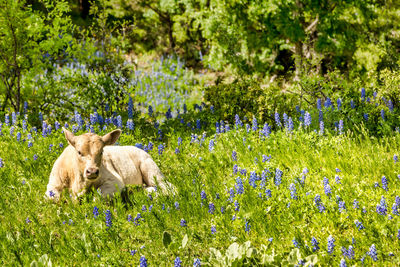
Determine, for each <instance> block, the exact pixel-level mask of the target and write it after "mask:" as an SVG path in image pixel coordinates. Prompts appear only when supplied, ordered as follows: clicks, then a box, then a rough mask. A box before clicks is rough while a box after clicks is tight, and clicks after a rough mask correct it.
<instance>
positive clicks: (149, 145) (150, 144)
mask: <svg viewBox="0 0 400 267" xmlns="http://www.w3.org/2000/svg"><path fill="white" fill-rule="evenodd" d="M147 149H148V150H153V143H152V142H149V144H148V145H147Z"/></svg>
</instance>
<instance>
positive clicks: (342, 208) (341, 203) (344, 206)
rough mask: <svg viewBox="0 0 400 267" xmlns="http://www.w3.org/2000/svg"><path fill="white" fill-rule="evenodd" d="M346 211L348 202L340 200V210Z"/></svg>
mask: <svg viewBox="0 0 400 267" xmlns="http://www.w3.org/2000/svg"><path fill="white" fill-rule="evenodd" d="M344 211H346V203H345V202H344V201H342V200H341V201H339V212H344Z"/></svg>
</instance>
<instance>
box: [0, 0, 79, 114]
mask: <svg viewBox="0 0 400 267" xmlns="http://www.w3.org/2000/svg"><path fill="white" fill-rule="evenodd" d="M41 4H42V5H43V7H44V10H45V11H43V12H42V11H32V10H31V9H30V6H28V5H27V4H26V2H25V1H7V0H2V1H1V2H0V10H1V11H0V32H1V33H2V38H0V59H1V62H2V64H0V77H1V84H0V100H1V101H2V103H1V108H2V110H3V111H4V109H5V108H6V107H7V105H9V104H10V105H11V106H12V107H13V109H14V110H16V111H19V110H21V108H22V105H23V102H24V101H23V100H27V99H29V98H30V96H31V95H32V94H33V93H34V92H33V91H34V89H33V88H31V87H25V86H24V85H23V79H24V77H25V76H31V77H33V76H35V75H37V74H38V73H40V72H41V71H42V70H43V69H44V68H46V67H49V64H50V63H51V62H52V59H54V58H58V57H60V56H64V55H66V54H69V53H71V51H72V47H73V38H72V31H73V29H74V27H73V25H72V24H71V20H70V19H69V17H68V16H67V13H68V11H69V7H68V4H67V3H66V2H65V1H57V2H54V1H47V0H43V1H41Z"/></svg>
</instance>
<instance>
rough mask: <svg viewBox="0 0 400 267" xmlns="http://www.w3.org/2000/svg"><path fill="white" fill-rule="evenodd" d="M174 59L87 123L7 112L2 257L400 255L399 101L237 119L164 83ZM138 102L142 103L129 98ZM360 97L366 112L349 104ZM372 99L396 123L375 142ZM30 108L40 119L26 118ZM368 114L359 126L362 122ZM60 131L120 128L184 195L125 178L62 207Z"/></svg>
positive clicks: (68, 260)
mask: <svg viewBox="0 0 400 267" xmlns="http://www.w3.org/2000/svg"><path fill="white" fill-rule="evenodd" d="M172 60H173V59H172V58H171V59H168V60H166V61H164V63H163V62H158V61H157V62H154V64H156V65H157V66H160V69H159V71H156V70H153V71H150V72H149V73H146V74H144V76H143V74H141V75H142V76H139V77H138V78H136V82H137V80H138V79H140V77H146V78H145V79H144V80H140V81H141V83H142V85H139V86H137V87H135V88H137V90H138V91H133V92H132V93H130V94H127V95H126V96H124V97H125V98H126V105H125V106H124V107H123V108H122V111H121V112H120V113H115V112H114V113H112V114H111V115H110V116H108V117H103V116H102V115H100V114H107V112H106V111H105V110H104V111H103V110H94V111H93V112H92V113H91V114H90V116H88V117H84V116H82V115H81V114H79V113H78V112H72V113H71V114H70V117H69V119H67V120H65V121H54V122H51V120H48V118H46V115H44V114H36V113H34V112H31V111H30V110H29V106H27V107H26V108H25V110H24V111H23V112H21V113H15V112H12V113H10V114H6V115H5V117H4V118H3V119H2V120H1V135H0V147H1V151H0V167H1V168H0V176H1V181H2V183H3V184H2V186H1V189H0V190H1V201H0V203H1V209H0V218H1V230H0V235H1V238H0V243H1V248H2V249H1V251H2V256H1V262H2V265H7V264H11V265H14V264H21V265H29V264H42V265H49V264H50V263H52V264H56V265H102V264H104V265H140V266H172V265H174V266H192V265H193V266H202V265H203V266H207V265H209V266H231V265H234V266H241V265H249V266H250V265H306V266H311V265H336V266H338V265H340V266H347V265H348V266H349V265H354V264H355V265H362V264H365V265H374V264H377V265H381V264H387V265H395V264H396V263H397V262H398V261H399V257H400V249H399V242H400V224H399V212H400V194H399V187H400V166H399V164H400V163H399V162H398V153H399V145H400V134H399V132H398V128H396V127H394V128H393V129H392V128H390V126H388V125H386V124H388V120H389V119H391V118H392V117H393V118H394V119H395V117H398V110H397V109H391V108H390V107H387V106H386V105H385V104H384V101H382V100H379V101H380V102H378V99H377V98H376V100H375V102H374V100H368V101H367V100H366V96H365V94H366V93H367V94H371V96H372V98H371V99H373V92H365V89H360V92H359V99H340V100H339V99H338V100H337V101H333V100H330V99H329V100H328V103H327V101H325V102H323V101H321V100H318V101H317V103H315V106H314V107H311V108H310V109H309V110H299V111H298V112H297V114H295V116H293V117H289V116H288V115H287V114H286V113H282V114H279V113H277V112H276V113H274V114H273V121H272V122H271V123H262V122H261V121H258V120H257V119H256V118H255V117H254V118H245V117H240V116H238V115H236V117H235V120H234V121H223V120H220V118H219V117H218V115H217V110H215V109H214V108H213V107H212V106H207V105H205V104H204V103H201V99H197V101H198V103H195V104H193V103H194V102H195V101H196V98H195V97H193V95H196V94H193V92H186V89H185V90H184V89H182V87H180V86H182V85H185V80H186V81H187V79H188V78H187V76H186V75H180V76H176V78H172V79H170V81H171V85H170V86H165V84H164V83H163V82H161V83H160V82H158V84H157V81H160V79H166V78H162V77H169V76H165V74H164V71H168V72H170V71H171V70H170V65H171V64H172V63H170V61H171V62H172ZM176 67H177V68H178V69H182V66H181V67H180V66H179V64H177V65H176ZM199 79H201V77H200V78H199ZM132 82H134V81H132ZM138 83H139V84H140V82H138ZM196 83H200V82H199V81H197V82H196ZM185 86H186V85H185ZM174 87H175V88H176V91H169V90H173V89H171V88H174ZM144 88H147V89H144ZM143 90H149V91H151V92H152V93H143ZM182 92H183V94H181V93H182ZM168 94H173V95H174V96H173V98H172V99H171V98H170V97H169V96H168ZM190 95H192V97H189V96H190ZM136 97H137V98H138V99H141V100H140V102H139V101H135V102H133V100H132V99H135V98H136ZM174 99H179V100H176V101H175V100H174ZM190 101H191V102H190ZM355 102H357V103H358V106H354V107H352V105H354V103H355ZM134 103H135V104H134ZM167 103H168V104H167ZM333 103H336V105H334V104H333ZM376 104H377V105H376ZM159 105H160V107H159ZM165 105H167V106H168V107H169V108H165ZM369 106H372V107H373V108H376V107H377V106H378V107H379V108H380V109H381V110H382V113H379V114H377V115H376V116H377V117H376V118H371V117H370V118H369V119H370V120H376V123H377V124H379V125H380V126H381V127H389V128H390V131H389V132H388V133H385V134H382V135H381V136H379V137H377V136H376V135H373V134H371V133H370V132H369V131H368V130H367V126H366V123H368V121H366V120H365V119H364V117H365V114H363V113H362V112H361V111H364V112H365V111H366V110H367V109H368V107H369ZM345 110H350V112H347V113H345ZM385 110H388V111H387V113H384V111H385ZM108 114H110V113H108ZM32 116H34V117H38V119H39V120H40V121H41V127H35V126H31V125H30V124H29V123H28V121H29V119H30V117H32ZM332 116H333V117H334V118H335V119H337V120H338V121H337V122H336V123H332V120H331V119H330V118H332ZM357 116H358V117H357ZM358 119H360V120H361V123H358V124H357V123H354V121H357V120H358ZM362 120H364V121H362ZM61 126H63V127H65V128H67V129H70V130H72V131H73V132H74V133H75V134H81V133H85V132H94V133H97V134H99V135H101V134H105V133H107V132H109V131H111V130H112V129H115V128H120V129H122V131H123V134H122V136H121V137H120V139H119V141H118V143H117V145H136V146H137V147H139V148H141V149H143V150H145V151H147V152H148V153H150V154H151V156H152V157H153V159H154V160H155V161H156V163H157V164H158V165H159V166H160V168H161V170H162V172H163V174H164V175H165V177H166V179H167V180H168V181H169V182H171V183H172V184H174V185H175V186H176V190H177V191H176V193H175V194H170V195H162V194H157V192H156V193H152V194H147V193H146V191H145V190H142V188H141V187H140V186H128V187H127V189H126V190H125V191H123V193H122V194H120V195H119V194H118V195H117V196H116V197H115V198H114V199H113V201H111V202H110V201H106V200H104V199H102V198H101V196H100V194H99V193H98V192H96V191H94V192H90V193H89V194H87V195H85V196H84V197H82V198H81V199H80V200H79V203H76V202H74V201H73V200H72V199H71V197H70V195H69V192H68V191H65V192H64V194H63V195H62V198H61V201H60V202H58V203H54V202H53V201H51V200H48V199H46V198H45V193H46V192H45V190H46V184H47V182H48V177H49V173H50V170H51V167H52V165H53V163H54V161H55V159H56V158H57V157H58V156H59V155H60V153H61V152H62V151H63V149H64V148H65V147H66V146H67V145H68V144H67V141H66V139H65V138H64V135H63V133H62V129H61ZM351 129H352V130H351ZM355 129H358V130H355Z"/></svg>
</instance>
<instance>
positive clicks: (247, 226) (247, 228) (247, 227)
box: [244, 220, 251, 233]
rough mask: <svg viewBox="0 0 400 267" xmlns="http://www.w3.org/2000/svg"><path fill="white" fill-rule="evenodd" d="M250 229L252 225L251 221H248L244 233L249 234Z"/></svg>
mask: <svg viewBox="0 0 400 267" xmlns="http://www.w3.org/2000/svg"><path fill="white" fill-rule="evenodd" d="M250 228H251V225H250V223H249V221H247V220H246V223H245V227H244V231H245V232H247V233H248V232H249V231H250Z"/></svg>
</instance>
